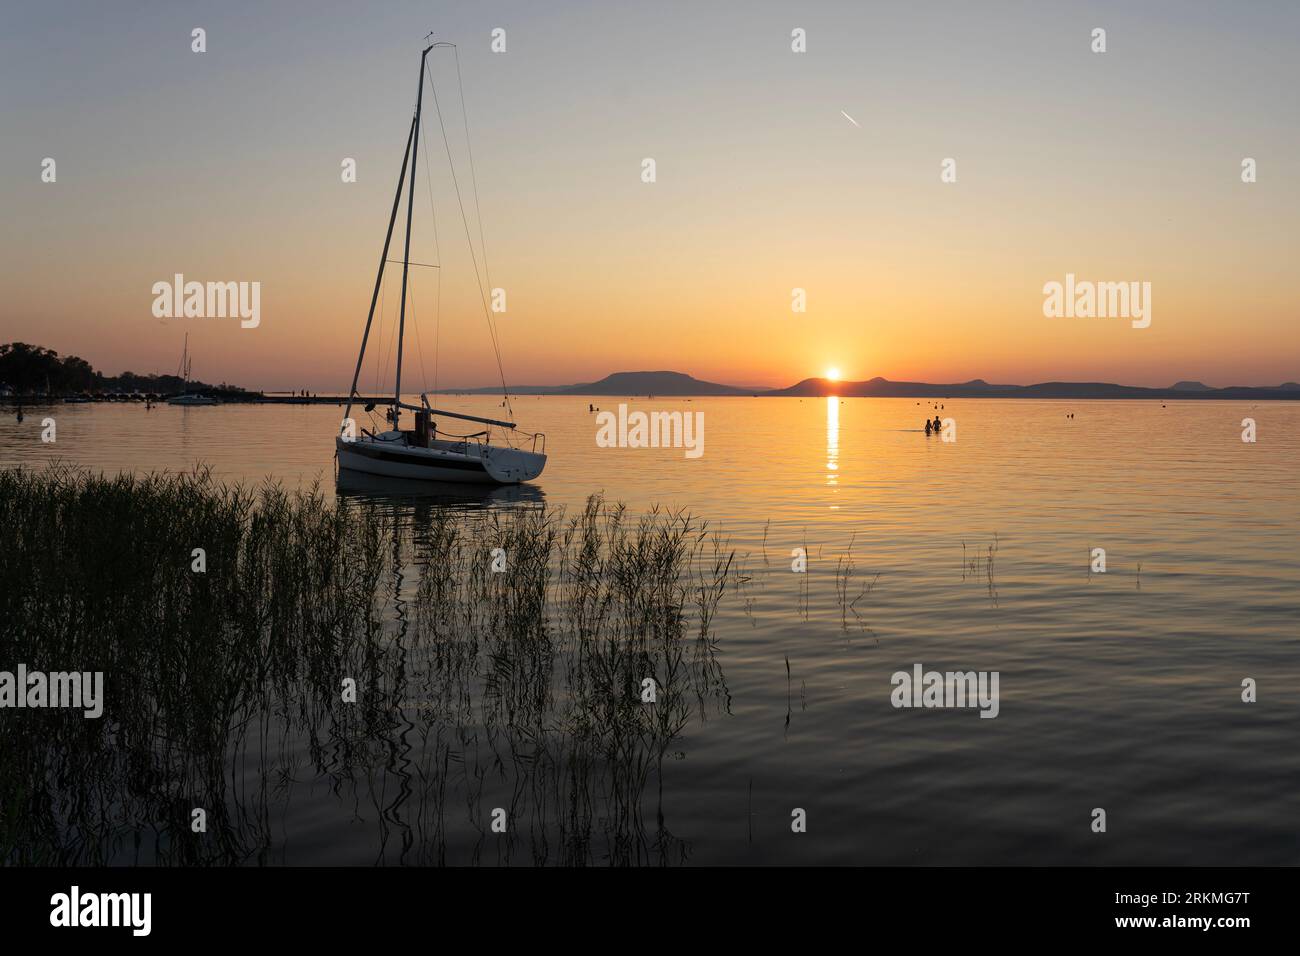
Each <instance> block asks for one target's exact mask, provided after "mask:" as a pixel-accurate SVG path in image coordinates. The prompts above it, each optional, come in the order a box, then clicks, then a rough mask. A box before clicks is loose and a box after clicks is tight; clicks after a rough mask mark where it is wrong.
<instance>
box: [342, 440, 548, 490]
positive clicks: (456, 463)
mask: <svg viewBox="0 0 1300 956" xmlns="http://www.w3.org/2000/svg"><path fill="white" fill-rule="evenodd" d="M389 434H391V433H389ZM335 449H336V452H337V454H338V460H339V467H340V468H346V469H348V470H349V471H356V472H361V473H363V474H367V475H380V476H383V477H385V478H405V479H410V480H416V481H437V482H465V483H470V484H495V485H516V484H519V483H520V482H521V481H531V480H532V479H534V478H536V477H537V476H538V475H540V474H541V473H542V469H543V468H545V467H546V456H545V455H540V454H537V453H536V452H530V451H521V450H519V449H517V448H507V447H503V446H499V445H479V444H474V443H463V444H452V443H451V442H437V443H435V447H433V448H419V447H412V446H409V445H406V444H404V443H403V442H401V441H400V440H382V439H375V438H370V437H368V436H367V437H364V438H358V439H355V440H353V441H346V440H344V439H343V438H342V437H339V438H336V439H335Z"/></svg>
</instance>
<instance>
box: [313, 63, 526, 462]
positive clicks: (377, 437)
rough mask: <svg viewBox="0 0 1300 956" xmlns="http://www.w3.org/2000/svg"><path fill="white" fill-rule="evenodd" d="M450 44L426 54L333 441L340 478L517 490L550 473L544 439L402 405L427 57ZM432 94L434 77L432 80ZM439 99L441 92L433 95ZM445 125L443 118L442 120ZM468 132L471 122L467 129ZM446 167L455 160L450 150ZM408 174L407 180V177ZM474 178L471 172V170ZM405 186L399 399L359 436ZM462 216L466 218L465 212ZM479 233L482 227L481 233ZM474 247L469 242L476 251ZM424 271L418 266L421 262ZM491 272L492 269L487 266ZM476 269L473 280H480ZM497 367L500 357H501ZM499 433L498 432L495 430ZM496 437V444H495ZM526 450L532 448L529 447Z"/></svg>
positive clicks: (508, 425)
mask: <svg viewBox="0 0 1300 956" xmlns="http://www.w3.org/2000/svg"><path fill="white" fill-rule="evenodd" d="M452 46H454V44H450V43H430V44H429V45H428V46H426V47H425V48H424V50H423V52H422V53H421V54H420V79H419V87H418V92H417V94H416V100H415V115H414V117H413V118H412V119H411V128H410V132H409V133H408V134H407V139H406V153H405V155H404V156H403V157H402V171H401V173H400V174H399V175H398V178H397V195H396V196H395V197H394V199H393V208H392V212H391V213H390V214H389V217H388V232H387V234H386V235H385V236H384V248H383V252H382V253H381V254H380V257H379V274H378V275H377V276H376V278H375V288H374V292H373V293H372V295H371V297H370V313H369V315H368V316H367V317H366V328H365V332H364V333H363V334H362V336H361V350H360V352H359V354H358V355H357V366H356V371H355V372H354V373H353V376H352V388H351V389H350V390H349V392H348V401H347V407H346V409H345V410H344V412H343V423H342V427H341V429H340V434H339V435H337V436H336V437H335V441H334V445H335V456H336V458H337V459H338V465H339V469H340V475H341V474H342V472H343V471H344V470H348V471H354V472H361V473H363V474H368V475H378V476H382V477H386V478H401V479H406V480H409V481H428V482H466V483H474V484H480V483H488V484H499V485H511V484H518V483H520V482H524V481H531V480H532V479H534V478H536V477H537V476H538V475H540V474H541V473H542V469H543V468H545V467H546V436H545V435H541V434H532V433H528V432H522V431H520V430H519V427H518V426H517V425H516V424H515V423H514V422H512V421H507V420H504V419H495V418H483V417H480V416H477V415H468V414H464V413H462V412H453V411H446V410H443V409H437V408H434V407H432V406H431V405H430V403H429V398H428V395H427V394H426V393H424V392H421V393H420V404H418V405H416V404H413V403H408V402H404V401H403V400H402V353H403V348H402V347H403V344H404V341H405V334H406V296H407V289H408V288H409V283H408V274H409V270H410V266H411V221H412V217H413V213H414V203H415V181H416V177H415V171H416V163H417V159H418V156H419V147H420V128H421V127H420V111H421V107H422V104H423V99H424V83H425V76H426V70H425V67H426V61H427V59H428V56H429V51H430V50H432V49H434V48H435V47H452ZM429 85H430V87H431V88H432V86H433V78H432V75H431V74H429ZM435 95H436V94H435ZM440 121H441V118H440ZM466 126H467V128H468V124H466ZM448 162H449V163H450V162H451V155H450V147H448ZM408 169H409V177H410V178H409V180H408V178H407V176H408ZM471 175H472V167H471ZM403 185H406V186H407V202H406V243H405V248H404V251H403V255H402V259H401V265H402V292H401V306H400V309H399V312H398V330H397V365H396V375H395V382H394V387H393V397H392V398H391V399H387V398H386V399H382V400H378V401H370V402H367V403H366V404H365V406H364V408H365V411H366V412H373V411H374V410H375V408H376V407H377V406H382V407H385V408H386V412H385V414H384V426H381V427H375V428H372V429H366V428H361V429H360V432H359V434H358V433H357V429H356V425H355V422H354V421H353V419H352V417H351V415H352V406H353V404H354V403H355V402H358V401H364V399H361V397H360V395H359V393H358V392H357V382H358V380H359V379H360V376H361V367H362V362H363V361H364V360H365V355H366V345H367V343H368V341H369V339H370V331H371V326H372V324H373V323H374V319H375V305H376V303H377V302H378V300H379V293H380V290H381V288H382V287H383V281H384V266H385V264H386V263H387V262H388V261H389V260H388V250H389V245H390V243H391V242H392V238H393V226H394V224H395V223H396V221H397V212H398V209H399V208H400V206H401V201H402V188H403ZM461 214H462V216H464V209H463V207H462V209H461ZM465 226H466V229H465V235H466V238H467V239H468V237H469V235H470V232H469V224H468V221H466V223H465ZM480 234H481V229H480ZM472 252H473V247H472V243H471V253H472ZM416 264H417V265H420V263H416ZM485 271H486V263H485ZM477 272H478V270H477V266H476V268H475V279H476V281H477V280H478V275H477ZM479 293H480V298H481V299H482V302H483V308H484V316H485V317H486V318H487V321H488V327H489V331H491V332H492V335H493V341H494V342H495V341H496V336H495V331H494V330H493V329H492V317H491V314H490V312H489V311H488V309H487V299H486V297H484V296H483V288H482V285H481V284H480V288H479ZM498 368H500V357H499V355H498ZM502 392H503V396H504V401H503V402H502V404H503V405H504V406H505V408H506V409H507V410H509V409H510V395H509V392H508V391H507V390H506V388H505V377H504V374H503V375H502ZM403 411H409V412H412V413H413V415H414V427H413V428H410V429H403V428H402V426H401V416H402V412H403ZM442 419H453V420H455V421H464V422H472V423H474V424H477V425H481V426H483V427H482V428H480V429H479V430H477V431H474V432H471V433H468V434H448V433H447V432H445V431H442V430H440V429H439V420H442ZM494 430H495V431H494ZM494 439H495V440H494ZM525 444H527V445H528V447H527V448H525V447H523V446H524V445H525Z"/></svg>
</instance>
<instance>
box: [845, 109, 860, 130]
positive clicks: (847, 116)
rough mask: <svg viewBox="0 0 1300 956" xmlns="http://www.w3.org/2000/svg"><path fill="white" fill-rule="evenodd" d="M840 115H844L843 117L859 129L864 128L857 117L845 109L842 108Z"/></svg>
mask: <svg viewBox="0 0 1300 956" xmlns="http://www.w3.org/2000/svg"><path fill="white" fill-rule="evenodd" d="M840 115H841V116H843V117H844V118H845V119H846V120H848V121H849V122H850V123H852V124H853V125H854V126H856V127H857V128H858V129H862V124H861V123H859V122H858V121H857V120H855V119H854V118H853V117H852V116H850V115H849V114H848V113H846V112H844V111H843V110H840Z"/></svg>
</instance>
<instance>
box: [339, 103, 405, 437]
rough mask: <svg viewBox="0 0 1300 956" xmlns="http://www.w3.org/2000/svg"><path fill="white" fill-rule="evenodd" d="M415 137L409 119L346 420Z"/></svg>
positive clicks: (349, 411) (354, 392)
mask: <svg viewBox="0 0 1300 956" xmlns="http://www.w3.org/2000/svg"><path fill="white" fill-rule="evenodd" d="M414 136H415V118H414V117H412V119H411V131H410V132H409V133H407V135H406V150H405V151H404V152H403V153H402V171H401V172H400V173H399V174H398V176H397V193H396V195H394V196H393V211H392V212H390V213H389V214H388V232H387V233H385V234H384V251H383V252H381V253H380V254H379V273H378V274H377V275H376V276H375V291H374V292H372V293H371V294H370V313H369V314H368V315H367V316H366V331H365V332H364V333H362V335H361V351H360V352H358V353H357V369H356V371H355V372H353V373H352V388H351V390H349V392H348V404H347V408H346V409H344V411H343V417H344V418H345V419H346V418H347V417H348V416H349V415H351V414H352V400H353V399H354V398H356V396H357V382H358V381H360V379H361V363H362V362H363V361H365V358H366V343H367V342H368V341H369V340H370V326H371V324H372V323H373V322H374V321H375V305H376V304H377V303H378V302H379V289H380V287H381V286H382V285H383V282H384V263H385V262H386V261H388V246H389V243H391V242H392V240H393V225H394V223H396V222H397V210H398V207H399V206H401V204H402V184H403V182H404V181H405V180H406V164H407V162H408V161H409V160H410V158H411V139H412V138H413V137H414Z"/></svg>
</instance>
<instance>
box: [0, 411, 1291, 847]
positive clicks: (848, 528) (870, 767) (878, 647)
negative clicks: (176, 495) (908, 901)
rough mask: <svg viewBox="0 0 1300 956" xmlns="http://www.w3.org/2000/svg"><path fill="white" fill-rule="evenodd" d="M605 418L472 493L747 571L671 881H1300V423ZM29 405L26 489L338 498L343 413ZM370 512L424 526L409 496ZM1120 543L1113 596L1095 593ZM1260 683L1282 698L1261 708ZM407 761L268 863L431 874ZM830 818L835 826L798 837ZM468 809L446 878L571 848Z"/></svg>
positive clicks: (15, 427) (447, 829) (679, 800)
mask: <svg viewBox="0 0 1300 956" xmlns="http://www.w3.org/2000/svg"><path fill="white" fill-rule="evenodd" d="M589 401H595V402H596V404H598V405H600V406H601V407H603V408H607V409H608V408H614V407H616V405H617V404H618V402H619V401H620V400H618V399H609V398H605V399H589V398H587V397H580V398H561V397H543V398H533V397H523V398H519V399H517V400H515V402H514V411H515V416H516V420H517V421H519V422H520V423H521V425H523V426H525V427H527V428H529V429H530V430H540V431H544V432H545V433H546V435H547V451H548V453H549V454H550V461H549V463H548V465H547V468H546V471H545V473H544V474H543V476H542V477H541V479H540V480H539V481H538V482H537V483H536V484H535V489H536V490H535V491H528V490H525V491H523V492H522V493H521V492H520V491H518V490H514V491H511V490H506V491H503V492H498V493H495V494H492V495H474V496H471V497H469V498H468V499H460V500H457V501H455V502H452V504H454V505H456V506H461V507H463V506H469V507H473V508H507V509H508V508H516V507H538V505H539V503H544V504H545V506H546V507H547V508H548V509H550V508H565V509H568V510H570V511H572V510H573V509H575V508H580V507H581V505H582V504H583V502H584V501H585V500H586V499H587V497H588V496H589V495H592V494H595V493H603V494H604V495H605V497H606V498H607V499H608V500H610V501H617V502H624V503H626V504H627V505H628V507H629V508H630V509H631V510H632V511H633V512H639V511H642V510H644V509H647V508H649V507H652V506H655V505H659V506H663V507H667V508H670V509H686V510H688V511H690V512H691V513H692V514H693V515H695V516H697V517H698V518H699V519H702V520H707V521H708V522H709V524H710V527H711V528H715V529H720V530H721V532H722V534H723V535H724V536H725V537H726V538H727V539H728V540H729V542H730V547H731V548H733V549H734V550H735V551H736V553H737V560H738V562H740V567H741V568H742V569H743V571H744V574H745V575H746V576H747V577H748V578H749V584H748V586H747V587H746V589H745V593H744V594H743V595H737V596H733V597H732V598H730V599H729V600H728V601H726V602H724V604H723V605H722V608H721V610H720V612H719V618H718V620H717V622H716V627H717V635H718V638H719V644H718V655H719V656H718V660H719V664H720V666H721V669H722V671H723V672H724V673H725V677H726V684H727V690H728V693H729V706H727V707H725V708H723V709H722V710H721V711H720V712H718V713H715V714H713V715H711V716H710V717H709V718H708V719H705V720H694V721H692V723H691V724H690V725H688V726H687V728H686V729H685V731H684V733H683V734H682V735H681V736H680V737H679V738H678V740H677V743H676V746H675V754H674V757H675V759H673V760H671V761H668V762H667V763H666V764H665V765H664V767H663V769H662V771H661V772H658V773H656V774H654V775H653V776H652V778H651V781H650V784H649V790H648V792H647V794H646V799H645V805H644V806H643V807H642V808H641V809H640V812H642V813H643V814H644V815H645V816H646V818H647V820H648V824H647V825H648V826H649V827H650V828H651V829H654V828H655V827H656V826H660V827H661V828H663V829H667V830H670V831H671V833H672V835H673V837H674V842H673V850H672V852H671V853H670V854H666V853H662V852H659V853H656V852H650V853H647V854H646V862H655V863H659V862H688V863H696V864H709V863H834V864H850V863H885V864H900V863H922V864H973V863H994V864H998V863H1008V864H1010V863H1035V864H1069V863H1084V864H1160V863H1171V864H1206V865H1209V864H1218V865H1236V864H1296V863H1300V748H1298V747H1297V737H1296V733H1297V728H1300V697H1298V696H1297V694H1296V688H1297V687H1300V549H1298V548H1297V542H1300V485H1298V483H1297V477H1296V476H1297V474H1298V473H1300V469H1298V466H1300V403H1297V404H1285V403H1279V404H1259V405H1254V404H1252V403H1237V402H1200V401H1195V402H1175V403H1169V404H1168V406H1167V407H1162V406H1161V404H1160V403H1158V402H1156V403H1152V402H1091V403H1090V402H1026V401H982V402H981V401H945V402H943V403H942V404H943V405H944V406H946V407H945V408H943V409H942V410H941V411H940V414H941V415H942V416H943V417H952V418H954V419H955V420H956V423H957V438H958V440H957V441H956V442H955V443H951V444H949V443H944V442H941V441H940V440H938V439H937V438H928V437H927V436H926V435H924V434H923V433H920V432H918V431H917V429H918V428H919V427H920V426H922V425H923V423H924V421H925V419H926V417H927V416H928V417H930V418H933V416H934V413H935V404H936V403H935V402H932V401H928V400H927V401H922V402H920V403H918V402H916V401H914V400H911V399H844V400H841V399H803V400H799V399H753V398H725V399H694V400H690V401H687V400H685V399H664V400H658V399H656V400H647V399H645V398H641V399H629V400H627V401H629V402H630V404H631V407H632V408H633V409H643V410H674V409H679V410H683V411H692V412H694V411H700V412H703V413H704V417H705V433H704V434H705V452H704V455H703V456H702V457H701V458H699V459H694V460H692V459H687V458H686V457H685V456H684V455H683V453H682V451H681V450H680V449H676V450H674V449H603V448H598V447H597V446H596V444H595V440H594V436H595V432H596V423H595V417H594V416H593V415H592V414H590V413H589V412H588V410H587V405H588V402H589ZM439 404H440V405H443V406H444V407H449V408H459V409H462V410H466V411H477V412H478V413H480V414H484V415H490V416H494V417H500V415H501V413H502V412H503V409H501V408H500V407H498V406H497V405H496V404H495V403H494V402H492V401H491V400H489V399H478V398H446V399H444V400H442V401H440V403H439ZM1069 412H1072V413H1074V415H1075V417H1074V418H1072V419H1069V418H1067V417H1066V415H1067V413H1069ZM26 413H27V418H26V421H25V422H24V423H22V424H19V423H18V422H16V421H15V419H14V417H13V415H12V411H11V412H10V413H9V414H8V415H7V416H6V417H5V418H4V419H3V420H0V466H3V467H10V466H15V465H23V466H27V467H34V468H41V467H44V466H45V465H46V464H47V463H49V462H51V461H54V460H59V461H62V462H66V463H75V464H78V465H84V466H87V467H90V468H93V469H96V470H104V471H107V472H117V471H119V470H130V471H136V472H141V471H150V470H164V469H165V470H172V471H177V470H184V469H186V468H188V467H191V466H192V465H193V464H195V463H198V462H202V463H205V464H207V465H209V466H211V468H212V469H213V470H214V472H215V473H216V474H217V475H218V476H220V477H222V478H224V479H228V480H241V481H261V480H264V479H266V478H272V479H276V480H279V481H281V482H283V483H284V484H286V485H290V486H302V485H310V484H312V483H313V482H317V481H319V482H320V483H321V484H322V486H323V487H325V488H326V489H327V490H328V492H329V493H331V494H332V493H334V489H335V478H334V473H333V461H332V454H333V447H332V436H333V434H334V431H335V429H336V427H337V423H338V420H339V417H340V410H339V409H338V408H336V407H330V406H225V407H216V408H190V409H183V408H171V407H166V406H164V407H160V408H156V409H154V410H152V411H145V409H144V408H143V407H141V406H136V405H117V406H114V405H86V406H76V405H60V406H55V407H45V408H43V407H39V406H38V407H29V408H28V409H26ZM47 415H53V416H54V417H55V419H56V421H57V429H58V431H57V442H56V443H54V444H43V443H42V442H41V440H40V431H41V419H43V418H44V417H46V416H47ZM1247 416H1250V417H1253V418H1254V419H1255V420H1256V422H1257V423H1258V435H1259V439H1258V441H1257V442H1256V443H1254V444H1247V443H1243V442H1242V441H1241V429H1242V426H1241V421H1242V419H1243V418H1244V417H1247ZM363 417H364V416H363ZM466 430H468V429H466ZM358 500H360V501H362V502H363V503H366V504H367V506H373V507H378V508H385V509H391V510H395V511H398V512H400V513H402V514H404V515H406V516H407V518H408V520H419V514H420V512H419V510H418V509H417V508H416V507H415V506H414V505H413V504H412V502H410V501H409V500H405V499H402V498H400V497H391V496H384V495H378V496H361V497H360V498H359V499H358ZM425 507H428V503H427V502H426V503H425ZM1098 547H1100V548H1104V549H1105V551H1106V562H1107V573H1105V574H1090V573H1089V553H1090V549H1092V548H1098ZM795 548H806V551H807V554H808V565H807V573H806V574H797V573H794V572H792V570H791V562H792V549H795ZM990 548H992V549H993V551H992V552H990ZM990 555H991V560H990ZM846 568H850V569H851V571H850V574H849V576H848V578H847V581H846V582H845V583H844V584H843V585H841V587H842V588H843V590H844V592H845V593H847V594H848V598H849V600H850V601H856V603H854V606H853V609H852V610H853V612H855V613H849V614H846V613H845V610H844V603H845V602H844V600H843V598H842V597H841V590H840V589H837V569H839V570H840V571H841V573H842V572H843V571H844V570H845V569H846ZM864 590H865V592H866V593H865V594H863V593H862V592H863V591H864ZM859 595H861V596H860V597H859ZM787 662H788V664H787ZM916 663H921V664H922V665H924V667H925V668H926V669H927V670H928V669H931V668H933V669H935V670H989V671H999V672H1000V674H1001V680H1000V692H1001V703H1000V715H999V716H998V718H997V719H994V720H988V719H979V718H978V717H977V715H976V712H975V711H973V710H909V709H895V708H893V707H892V706H891V704H890V691H891V689H892V688H891V684H890V676H891V675H892V674H893V673H894V672H895V671H899V670H904V671H910V670H911V668H912V666H913V665H914V664H916ZM787 666H788V673H787ZM1246 677H1250V678H1254V679H1255V680H1256V681H1257V682H1258V687H1259V690H1258V693H1259V701H1258V703H1254V704H1246V703H1243V702H1242V701H1241V682H1242V680H1243V678H1246ZM290 746H291V748H303V749H305V747H306V745H305V744H304V743H302V742H301V741H293V742H290ZM402 759H403V758H401V757H400V756H399V757H395V758H394V760H393V761H391V762H390V763H389V764H388V765H387V766H384V765H381V766H379V767H377V768H376V770H375V771H374V773H373V774H372V775H371V776H370V777H369V778H368V779H366V780H364V781H350V782H349V783H348V784H347V786H343V787H340V786H338V785H337V781H334V782H331V781H330V780H328V779H325V778H315V777H313V776H312V774H311V773H310V772H306V771H305V770H304V766H310V764H309V763H308V764H305V765H303V766H299V773H298V776H297V777H296V779H295V781H294V782H293V783H292V784H291V785H288V786H286V787H285V788H284V789H283V793H282V794H281V795H280V796H278V797H277V799H276V801H275V802H274V803H273V804H272V809H271V811H270V812H271V815H272V816H273V820H272V821H271V826H270V829H271V831H272V832H273V833H274V834H275V840H274V841H273V845H272V846H271V847H270V848H268V850H267V852H266V853H265V854H263V855H262V856H261V857H260V861H261V862H270V863H292V864H309V863H356V864H370V863H375V862H379V863H387V864H397V863H404V862H405V863H411V862H426V861H427V859H428V856H427V854H426V855H423V856H422V855H421V854H420V853H419V852H416V851H415V850H412V849H411V844H412V841H411V840H405V839H404V840H398V839H396V838H393V837H392V833H393V832H395V831H402V830H403V829H404V828H408V827H409V826H410V822H411V817H412V816H413V815H417V816H418V814H413V812H412V807H413V806H415V805H416V803H418V801H415V800H412V799H408V796H407V795H405V794H403V795H401V796H399V793H402V792H403V791H404V789H409V786H407V785H406V784H407V783H408V782H409V781H408V778H407V775H406V774H405V773H404V772H403V770H402V769H401V766H400V764H401V760H402ZM237 773H238V771H237V770H236V774H237ZM519 785H520V784H519V781H518V779H517V778H513V777H511V776H510V775H508V774H504V773H498V774H495V775H494V774H487V775H486V777H485V779H484V780H483V781H482V782H481V783H480V784H479V785H478V786H480V788H481V789H480V791H479V792H478V793H477V794H476V796H477V798H478V799H480V800H481V801H482V802H484V804H485V805H486V806H489V807H490V806H494V805H499V801H498V802H496V803H494V802H493V800H494V798H495V797H496V795H497V793H498V792H500V793H505V794H508V793H509V792H510V790H511V789H512V788H517V787H518V786H519ZM455 786H457V785H456V784H453V788H454V787H455ZM376 794H382V796H376ZM464 803H465V801H464V800H462V804H464ZM796 807H798V808H803V809H805V810H806V811H807V815H808V832H807V833H804V834H796V833H792V832H791V828H790V819H791V811H792V809H793V808H796ZM1094 807H1103V808H1105V809H1106V812H1107V815H1108V832H1107V833H1106V834H1104V835H1103V834H1094V833H1092V832H1091V830H1090V827H1089V824H1090V821H1091V812H1092V810H1093V808H1094ZM660 815H661V816H662V820H661V821H660V822H657V821H658V818H659V817H660ZM468 819H469V816H468V814H467V813H465V812H462V814H461V819H460V820H459V822H458V821H457V820H456V819H451V820H448V821H447V822H446V823H445V825H444V827H443V830H442V832H441V834H440V839H442V840H443V841H444V844H445V852H444V853H442V854H440V855H439V857H438V858H439V859H442V860H445V861H446V862H450V863H461V862H477V863H483V864H495V863H505V862H509V863H531V862H536V861H541V860H548V859H549V858H548V857H547V855H546V853H545V852H539V851H538V847H537V846H535V845H532V846H530V845H529V838H528V836H527V835H517V836H515V838H514V843H512V844H511V845H510V846H509V847H504V848H503V846H502V845H501V843H500V842H499V841H496V840H495V839H494V838H493V837H492V836H491V835H487V836H485V835H484V834H483V833H482V832H480V830H479V829H477V828H476V827H474V826H472V825H470V823H469V822H468ZM414 842H415V843H418V842H419V841H418V839H417V840H416V841H414ZM129 858H130V857H129V856H128V857H124V861H125V859H129ZM552 861H553V860H552ZM592 861H593V862H601V854H600V851H599V848H593V854H592Z"/></svg>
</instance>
